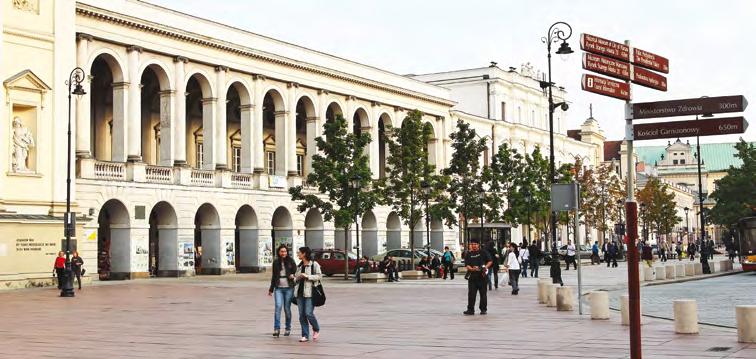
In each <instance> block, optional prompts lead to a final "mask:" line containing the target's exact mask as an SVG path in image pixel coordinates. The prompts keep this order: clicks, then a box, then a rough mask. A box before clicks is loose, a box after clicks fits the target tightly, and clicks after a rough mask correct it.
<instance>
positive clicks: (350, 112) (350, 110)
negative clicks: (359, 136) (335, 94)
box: [344, 96, 356, 133]
mask: <svg viewBox="0 0 756 359" xmlns="http://www.w3.org/2000/svg"><path fill="white" fill-rule="evenodd" d="M355 99H356V98H355V97H354V96H347V97H346V103H345V104H344V106H345V107H346V108H345V109H344V119H345V120H346V122H347V133H354V100H355Z"/></svg>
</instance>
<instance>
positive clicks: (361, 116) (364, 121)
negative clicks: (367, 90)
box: [352, 106, 370, 134]
mask: <svg viewBox="0 0 756 359" xmlns="http://www.w3.org/2000/svg"><path fill="white" fill-rule="evenodd" d="M368 129H370V116H369V115H368V112H367V111H366V110H365V108H363V107H361V106H360V107H357V109H355V110H354V114H353V115H352V132H353V133H356V134H361V133H365V132H366V131H367V133H369V131H368Z"/></svg>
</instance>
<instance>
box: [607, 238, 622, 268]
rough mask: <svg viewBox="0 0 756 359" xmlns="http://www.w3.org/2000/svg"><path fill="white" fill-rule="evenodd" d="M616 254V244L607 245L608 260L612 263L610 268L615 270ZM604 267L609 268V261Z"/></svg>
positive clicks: (617, 249)
mask: <svg viewBox="0 0 756 359" xmlns="http://www.w3.org/2000/svg"><path fill="white" fill-rule="evenodd" d="M617 253H619V246H618V245H617V242H612V243H611V245H609V259H610V260H611V262H612V268H617ZM606 266H607V267H609V261H607V262H606Z"/></svg>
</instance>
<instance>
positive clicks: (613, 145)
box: [604, 140, 622, 161]
mask: <svg viewBox="0 0 756 359" xmlns="http://www.w3.org/2000/svg"><path fill="white" fill-rule="evenodd" d="M621 148H622V140H619V141H604V161H611V160H618V159H620V149H621Z"/></svg>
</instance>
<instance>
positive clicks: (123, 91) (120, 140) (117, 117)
mask: <svg viewBox="0 0 756 359" xmlns="http://www.w3.org/2000/svg"><path fill="white" fill-rule="evenodd" d="M128 88H129V83H128V82H115V83H113V127H112V131H111V134H112V144H111V150H110V160H111V161H113V162H126V138H127V134H126V106H127V102H128V97H129V94H128Z"/></svg>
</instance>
